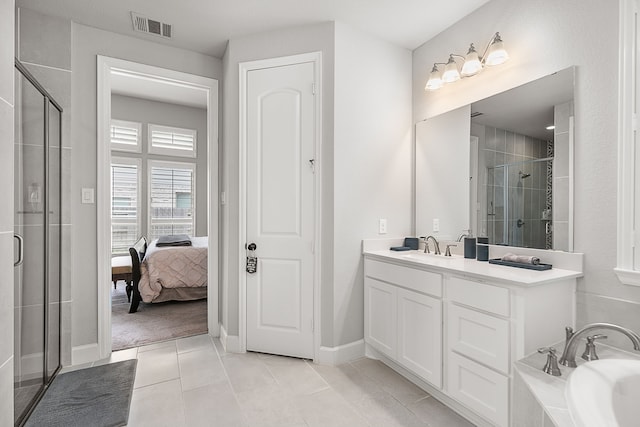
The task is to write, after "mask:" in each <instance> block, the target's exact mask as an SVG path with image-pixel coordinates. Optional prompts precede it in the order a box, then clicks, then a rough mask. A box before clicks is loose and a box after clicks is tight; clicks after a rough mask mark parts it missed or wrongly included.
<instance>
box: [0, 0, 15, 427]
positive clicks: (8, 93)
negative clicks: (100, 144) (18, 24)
mask: <svg viewBox="0 0 640 427" xmlns="http://www.w3.org/2000/svg"><path fill="white" fill-rule="evenodd" d="M14 16H15V13H14V1H13V0H8V1H2V2H0V186H1V187H0V188H1V189H2V192H3V194H5V195H10V197H7V198H5V200H4V203H2V204H1V205H0V271H2V275H1V276H0V293H1V294H2V299H1V300H0V301H1V302H0V324H2V328H0V425H3V426H10V425H13V259H14V258H13V257H14V252H13V244H14V243H13V105H14V98H13V95H14V93H13V92H14V91H13V82H14V80H13V76H14V74H13V73H14V67H13V58H14V40H15V39H14V22H15V21H14Z"/></svg>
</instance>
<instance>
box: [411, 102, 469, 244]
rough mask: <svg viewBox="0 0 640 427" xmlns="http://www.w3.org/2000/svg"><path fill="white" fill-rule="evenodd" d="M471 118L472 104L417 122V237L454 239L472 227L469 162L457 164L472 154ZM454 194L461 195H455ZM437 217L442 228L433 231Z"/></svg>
mask: <svg viewBox="0 0 640 427" xmlns="http://www.w3.org/2000/svg"><path fill="white" fill-rule="evenodd" d="M470 117H471V106H469V105H466V106H464V107H461V108H458V109H456V110H453V111H449V112H448V113H447V114H441V115H439V116H438V117H433V118H431V119H429V120H425V121H423V122H418V123H416V127H415V140H416V151H415V155H416V166H415V167H416V184H415V185H416V200H415V206H416V235H417V236H429V235H433V236H434V237H435V238H436V239H438V241H440V240H450V241H454V240H456V238H457V237H458V236H460V235H461V234H462V233H466V230H468V229H469V228H470V221H469V176H470V162H460V163H459V164H458V161H459V159H464V158H465V157H466V158H469V156H470V154H471V149H470V144H469V138H470V135H471V119H470ZM451 165H456V167H452V166H451ZM453 194H455V195H459V196H460V197H454V198H452V197H451V196H452V195H453ZM465 195H466V196H467V197H465ZM434 219H437V220H438V221H439V224H440V225H439V231H436V230H434V227H433V220H434ZM476 234H477V233H476ZM442 250H445V248H442Z"/></svg>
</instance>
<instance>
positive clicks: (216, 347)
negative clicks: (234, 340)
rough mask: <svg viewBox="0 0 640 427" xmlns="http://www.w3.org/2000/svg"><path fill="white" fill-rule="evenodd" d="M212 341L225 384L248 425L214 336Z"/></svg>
mask: <svg viewBox="0 0 640 427" xmlns="http://www.w3.org/2000/svg"><path fill="white" fill-rule="evenodd" d="M212 341H214V342H213V348H214V349H215V351H216V355H217V356H218V362H220V366H221V367H222V371H223V372H224V377H225V378H226V379H227V385H228V386H229V389H230V390H231V393H233V398H234V400H235V401H236V404H237V405H238V408H239V409H240V413H241V414H242V419H243V421H245V423H246V425H247V426H248V425H249V420H248V419H247V416H246V415H245V413H244V409H242V405H240V399H238V394H237V393H236V390H235V388H233V384H231V378H229V372H227V367H226V366H225V365H224V363H223V362H222V356H221V355H220V352H219V351H218V346H216V343H215V338H212ZM221 344H222V343H221Z"/></svg>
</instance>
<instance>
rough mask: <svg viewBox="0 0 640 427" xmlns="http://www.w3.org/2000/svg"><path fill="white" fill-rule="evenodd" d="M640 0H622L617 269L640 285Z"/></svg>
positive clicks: (620, 276)
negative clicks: (639, 121) (639, 145)
mask: <svg viewBox="0 0 640 427" xmlns="http://www.w3.org/2000/svg"><path fill="white" fill-rule="evenodd" d="M639 10H640V2H639V1H638V0H625V1H621V2H620V29H619V31H620V55H619V61H620V62H619V67H620V85H619V86H618V87H619V90H620V92H619V95H618V100H619V108H618V114H619V117H618V139H619V140H618V226H617V231H618V233H617V234H618V245H617V246H618V248H617V249H618V250H617V265H616V268H615V269H614V271H615V273H616V274H617V276H618V279H619V280H620V281H621V282H622V283H624V284H627V285H633V286H640V250H638V248H640V232H639V230H638V224H640V180H639V179H638V177H639V176H640V151H639V150H638V149H637V148H636V147H637V144H638V142H637V141H638V131H637V125H636V124H635V123H636V122H637V117H638V99H640V72H639V71H638V70H639V69H640V68H639V67H640V56H638V55H637V54H636V52H637V51H638V47H639V46H640V33H639V32H638V30H637V28H638V21H639V19H638V18H639V15H640V12H639Z"/></svg>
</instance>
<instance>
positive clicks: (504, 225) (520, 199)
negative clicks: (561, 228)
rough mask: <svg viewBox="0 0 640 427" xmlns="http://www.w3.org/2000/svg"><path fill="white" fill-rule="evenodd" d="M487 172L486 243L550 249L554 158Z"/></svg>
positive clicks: (495, 168)
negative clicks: (487, 239) (487, 238)
mask: <svg viewBox="0 0 640 427" xmlns="http://www.w3.org/2000/svg"><path fill="white" fill-rule="evenodd" d="M487 169H488V173H487V181H488V182H487V191H488V194H487V236H488V237H489V243H491V244H496V245H508V246H521V247H528V248H538V249H551V247H552V241H553V238H552V224H551V219H552V215H551V207H552V205H551V203H552V178H553V177H552V171H553V158H550V157H549V158H544V159H534V160H528V161H524V162H517V163H510V164H505V165H499V166H494V167H489V168H487Z"/></svg>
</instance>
